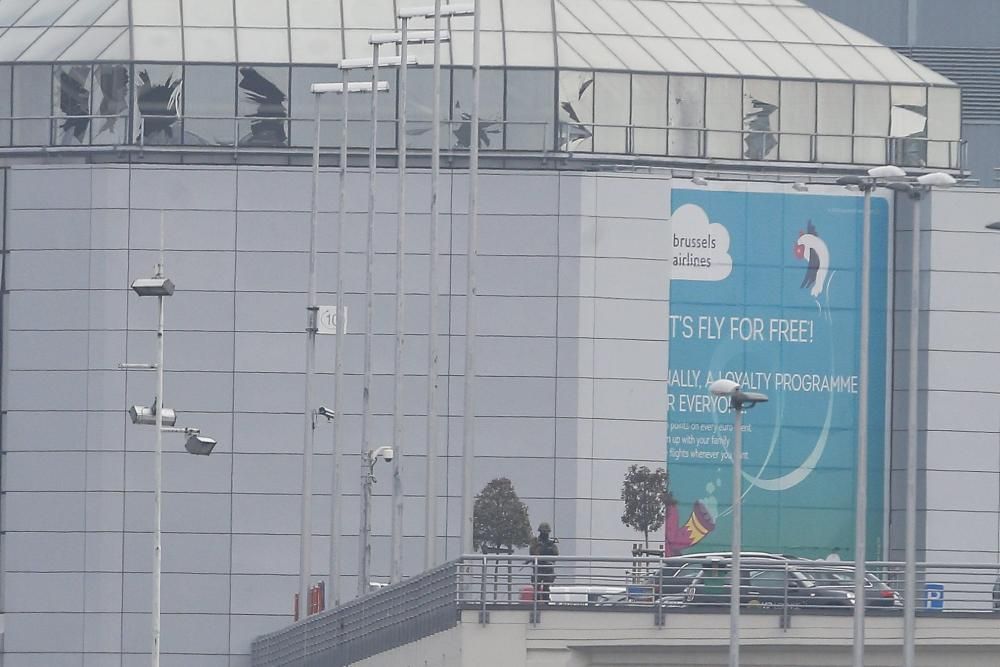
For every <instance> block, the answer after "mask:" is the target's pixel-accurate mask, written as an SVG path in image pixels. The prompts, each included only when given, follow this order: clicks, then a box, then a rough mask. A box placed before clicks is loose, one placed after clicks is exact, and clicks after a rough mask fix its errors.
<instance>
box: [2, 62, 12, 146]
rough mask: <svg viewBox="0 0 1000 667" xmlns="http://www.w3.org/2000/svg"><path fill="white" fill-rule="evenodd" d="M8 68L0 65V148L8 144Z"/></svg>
mask: <svg viewBox="0 0 1000 667" xmlns="http://www.w3.org/2000/svg"><path fill="white" fill-rule="evenodd" d="M9 119H10V67H9V66H6V65H0V146H7V145H9V144H10V120H9Z"/></svg>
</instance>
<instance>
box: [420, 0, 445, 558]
mask: <svg viewBox="0 0 1000 667" xmlns="http://www.w3.org/2000/svg"><path fill="white" fill-rule="evenodd" d="M433 84H434V85H433V88H434V93H433V94H434V101H433V104H432V109H433V111H432V118H433V120H432V121H431V220H430V226H431V227H430V268H429V270H428V279H429V294H428V296H429V302H430V303H429V311H430V318H429V321H428V327H427V475H426V477H427V493H426V496H425V498H424V569H428V570H429V569H430V568H432V567H434V565H435V564H436V563H437V473H438V470H437V469H438V461H437V455H438V416H437V393H438V392H437V389H438V353H437V343H438V341H437V338H438V284H437V281H438V278H437V265H438V259H439V257H440V248H438V212H439V208H440V205H439V202H438V194H439V192H438V190H439V184H438V180H439V177H440V171H441V124H440V119H441V0H434V68H433Z"/></svg>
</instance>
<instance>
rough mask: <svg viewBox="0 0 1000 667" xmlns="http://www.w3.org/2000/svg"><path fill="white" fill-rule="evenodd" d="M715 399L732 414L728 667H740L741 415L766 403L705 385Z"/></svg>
mask: <svg viewBox="0 0 1000 667" xmlns="http://www.w3.org/2000/svg"><path fill="white" fill-rule="evenodd" d="M708 390H709V391H710V392H711V393H712V394H714V395H716V396H728V397H729V408H730V409H731V410H732V411H733V450H732V452H731V453H732V459H733V514H732V516H733V533H732V546H731V547H730V548H731V549H732V556H731V559H730V563H729V568H730V572H729V577H730V578H729V667H740V592H741V591H740V584H741V579H742V573H741V571H740V570H741V568H740V552H741V551H742V550H743V411H744V410H749V409H750V408H752V407H753V406H755V405H757V404H758V403H764V402H766V401H767V396H766V395H765V394H759V393H756V392H744V391H741V390H740V385H738V384H736V383H735V382H733V381H732V380H726V379H720V380H716V381H715V382H713V383H712V384H711V385H709V387H708Z"/></svg>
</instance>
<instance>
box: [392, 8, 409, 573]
mask: <svg viewBox="0 0 1000 667" xmlns="http://www.w3.org/2000/svg"><path fill="white" fill-rule="evenodd" d="M409 24H410V20H409V18H408V17H405V16H404V17H401V18H400V29H401V34H400V37H401V39H400V42H399V59H400V65H399V68H400V70H399V105H398V109H399V120H398V122H397V124H396V135H397V139H396V141H397V142H398V143H399V164H398V165H397V166H398V168H399V196H398V198H399V203H398V205H399V214H398V217H397V220H396V355H395V365H394V366H393V369H394V378H393V395H392V443H393V446H394V448H395V450H396V456H395V458H394V459H393V461H392V522H391V524H392V530H391V532H392V564H391V566H390V570H389V581H390V582H391V583H394V584H395V583H397V582H398V581H399V580H400V578H401V577H402V568H403V345H404V342H405V333H404V329H405V324H406V322H405V315H406V306H405V303H406V293H405V291H404V290H403V270H404V268H405V258H406V79H407V76H406V75H407V71H408V69H409V68H408V67H407V62H406V57H407V54H406V51H407V44H408V38H409Z"/></svg>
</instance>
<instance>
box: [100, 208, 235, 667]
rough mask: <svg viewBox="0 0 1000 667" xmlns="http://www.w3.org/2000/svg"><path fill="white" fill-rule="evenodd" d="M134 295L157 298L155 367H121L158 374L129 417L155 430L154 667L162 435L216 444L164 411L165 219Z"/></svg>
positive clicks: (206, 450) (198, 447) (199, 451)
mask: <svg viewBox="0 0 1000 667" xmlns="http://www.w3.org/2000/svg"><path fill="white" fill-rule="evenodd" d="M131 287H132V291H134V292H135V293H136V294H138V295H139V296H140V297H156V300H157V311H158V317H157V325H156V363H153V364H129V363H125V364H120V366H119V367H120V368H122V369H124V370H156V398H155V399H153V405H152V406H150V407H145V406H139V405H133V406H132V407H130V408H129V410H128V414H129V418H130V419H131V421H132V423H133V424H139V425H143V426H155V427H156V445H155V449H154V450H153V460H154V464H153V465H154V470H155V471H154V483H153V601H152V650H151V658H152V665H153V667H159V664H160V580H161V571H162V566H161V564H162V549H161V540H162V529H161V521H160V517H161V507H162V500H163V434H164V433H183V434H184V435H187V436H188V439H187V442H185V444H184V448H185V449H186V450H187V451H188V453H190V454H196V455H202V456H207V455H209V454H211V453H212V449H214V448H215V445H216V442H215V440H213V439H212V438H209V437H206V436H203V435H201V432H200V430H199V429H197V428H177V427H175V426H174V424H175V423H176V422H177V415H176V413H175V412H174V411H173V410H171V409H170V408H166V407H164V402H163V299H164V298H165V297H168V296H172V295H173V293H174V283H173V281H171V280H170V279H169V278H167V277H165V276H164V275H163V216H162V213H161V216H160V262H159V263H158V264H157V265H156V272H155V274H154V275H153V277H152V278H138V279H136V280H134V281H132V285H131Z"/></svg>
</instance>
